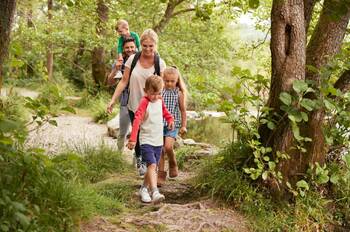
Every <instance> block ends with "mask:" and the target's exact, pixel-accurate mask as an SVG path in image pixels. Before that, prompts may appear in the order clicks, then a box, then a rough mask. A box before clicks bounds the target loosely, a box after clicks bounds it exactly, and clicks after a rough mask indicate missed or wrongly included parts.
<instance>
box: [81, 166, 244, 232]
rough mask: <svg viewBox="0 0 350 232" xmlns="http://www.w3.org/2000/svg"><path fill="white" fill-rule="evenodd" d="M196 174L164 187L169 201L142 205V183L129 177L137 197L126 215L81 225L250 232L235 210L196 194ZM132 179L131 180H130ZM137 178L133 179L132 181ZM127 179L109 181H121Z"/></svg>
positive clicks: (99, 231) (100, 231) (97, 231)
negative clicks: (140, 190) (140, 185)
mask: <svg viewBox="0 0 350 232" xmlns="http://www.w3.org/2000/svg"><path fill="white" fill-rule="evenodd" d="M193 175H194V174H193V173H188V172H180V174H179V176H178V177H177V178H176V179H174V180H168V181H167V183H166V184H165V185H164V186H162V187H161V188H160V191H161V192H162V193H163V194H164V195H165V197H166V200H165V202H163V203H161V204H158V205H154V204H143V203H140V200H139V196H138V194H137V190H138V188H139V184H141V182H142V180H140V179H139V180H137V177H136V175H135V176H134V177H130V175H128V176H127V177H124V178H127V179H128V181H129V183H130V184H131V185H132V186H134V191H135V193H134V196H133V199H132V200H131V202H130V206H132V207H129V208H128V210H126V212H124V213H122V214H121V215H115V216H111V217H101V216H97V217H95V218H93V219H91V220H90V221H88V222H85V223H83V224H82V226H81V230H80V231H81V232H104V231H106V232H107V231H111V232H119V231H123V232H125V231H192V232H195V231H198V232H199V231H203V232H204V231H213V232H214V231H215V232H216V231H227V232H228V231H242V232H246V231H249V229H248V226H247V225H246V223H245V219H244V218H243V217H242V216H241V215H239V214H238V213H236V212H235V211H233V210H232V209H228V208H222V207H220V206H219V205H218V204H217V203H215V202H213V201H212V200H211V199H208V198H203V197H201V196H200V195H199V193H198V192H197V191H195V190H194V189H193V188H192V186H191V184H190V179H191V177H193ZM130 178H131V179H130ZM132 178H133V179H132ZM122 179H123V176H118V177H115V178H114V179H111V180H109V181H110V182H113V181H121V180H122Z"/></svg>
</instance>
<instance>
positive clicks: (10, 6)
mask: <svg viewBox="0 0 350 232" xmlns="http://www.w3.org/2000/svg"><path fill="white" fill-rule="evenodd" d="M15 10H16V0H1V2H0V15H1V17H0V44H1V45H0V93H1V88H2V82H3V76H2V66H3V64H4V60H5V58H6V56H7V49H8V45H9V42H10V32H11V27H12V22H13V17H14V14H15Z"/></svg>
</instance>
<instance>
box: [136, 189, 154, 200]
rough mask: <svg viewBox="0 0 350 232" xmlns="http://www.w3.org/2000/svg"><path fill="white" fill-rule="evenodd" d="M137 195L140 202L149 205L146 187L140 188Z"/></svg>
mask: <svg viewBox="0 0 350 232" xmlns="http://www.w3.org/2000/svg"><path fill="white" fill-rule="evenodd" d="M139 194H140V197H141V201H142V202H144V203H150V202H151V201H152V199H151V196H150V195H149V193H148V190H147V188H146V187H144V186H142V187H141V188H140V190H139Z"/></svg>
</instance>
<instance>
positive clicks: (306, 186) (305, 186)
mask: <svg viewBox="0 0 350 232" xmlns="http://www.w3.org/2000/svg"><path fill="white" fill-rule="evenodd" d="M296 186H297V187H298V188H300V189H305V190H309V184H308V183H307V182H306V181H305V180H299V181H298V182H297V184H296Z"/></svg>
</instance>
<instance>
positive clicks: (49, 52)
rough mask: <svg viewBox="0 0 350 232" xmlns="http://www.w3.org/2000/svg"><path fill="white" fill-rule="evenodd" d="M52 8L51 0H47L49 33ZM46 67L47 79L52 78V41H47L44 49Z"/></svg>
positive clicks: (49, 31) (49, 30)
mask: <svg viewBox="0 0 350 232" xmlns="http://www.w3.org/2000/svg"><path fill="white" fill-rule="evenodd" d="M52 8H53V0H48V1H47V18H48V25H49V29H48V34H50V33H51V25H50V23H51V19H52ZM46 69H47V77H48V79H49V81H51V80H52V78H53V45H52V41H49V42H48V45H47V51H46Z"/></svg>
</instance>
